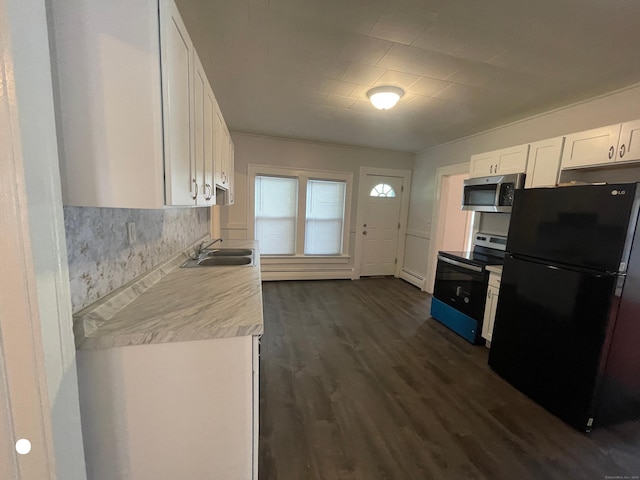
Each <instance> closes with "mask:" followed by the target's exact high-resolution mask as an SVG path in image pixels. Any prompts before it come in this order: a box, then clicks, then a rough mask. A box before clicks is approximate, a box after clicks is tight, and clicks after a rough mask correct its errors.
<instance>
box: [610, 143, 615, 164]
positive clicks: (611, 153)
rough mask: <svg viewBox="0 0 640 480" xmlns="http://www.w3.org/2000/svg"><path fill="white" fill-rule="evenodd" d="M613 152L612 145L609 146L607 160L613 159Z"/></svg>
mask: <svg viewBox="0 0 640 480" xmlns="http://www.w3.org/2000/svg"><path fill="white" fill-rule="evenodd" d="M615 151H616V150H615V148H613V145H611V148H610V149H609V160H611V159H612V158H613V154H614V152H615Z"/></svg>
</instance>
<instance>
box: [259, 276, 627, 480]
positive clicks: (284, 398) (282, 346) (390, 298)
mask: <svg viewBox="0 0 640 480" xmlns="http://www.w3.org/2000/svg"><path fill="white" fill-rule="evenodd" d="M263 295H264V307H265V309H264V315H265V334H264V336H263V338H262V349H261V355H262V356H261V365H260V382H261V385H260V388H261V390H260V466H259V468H260V480H276V479H278V480H312V479H313V480H316V479H318V480H342V479H344V480H356V479H357V480H377V479H394V480H413V479H416V480H419V479H445V480H448V479H491V480H501V479H505V480H507V479H508V480H512V479H536V480H537V479H558V480H566V479H576V480H585V479H601V480H604V479H605V478H607V476H609V477H610V478H640V477H639V476H640V422H632V423H627V424H623V425H620V426H617V427H615V428H609V429H600V430H595V431H594V432H593V433H592V434H590V435H587V434H583V433H580V432H577V431H575V430H573V429H571V428H570V427H568V426H567V425H565V424H564V423H563V422H561V421H560V420H559V419H557V418H556V417H554V416H553V415H551V414H550V413H548V412H547V411H546V410H544V409H543V408H542V407H540V406H538V405H537V404H535V403H534V402H532V401H531V400H529V399H528V398H527V397H526V396H524V395H523V394H521V393H520V392H518V391H517V390H515V389H514V388H513V387H511V386H510V385H509V384H508V383H506V382H505V381H503V380H502V379H501V378H500V377H498V376H497V375H496V374H495V373H494V372H493V371H492V370H491V369H490V367H489V366H488V365H487V356H488V350H487V349H486V348H484V347H479V346H473V345H471V344H469V343H467V342H466V341H465V340H464V339H462V338H460V337H458V336H457V335H456V334H455V333H453V332H451V331H450V330H448V329H447V328H446V327H444V326H442V325H441V324H440V323H438V322H436V321H435V320H433V319H430V318H428V317H429V314H428V312H429V304H430V300H431V298H430V296H429V295H427V294H425V293H423V292H420V291H419V290H418V289H417V288H415V287H413V286H411V285H409V284H408V283H406V282H403V281H402V280H399V279H393V278H375V279H363V280H359V281H350V280H335V281H307V282H265V283H264V284H263Z"/></svg>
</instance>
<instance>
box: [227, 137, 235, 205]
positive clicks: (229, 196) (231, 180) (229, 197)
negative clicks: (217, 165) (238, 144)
mask: <svg viewBox="0 0 640 480" xmlns="http://www.w3.org/2000/svg"><path fill="white" fill-rule="evenodd" d="M234 168H235V147H234V146H233V141H232V140H231V137H229V182H228V190H227V205H233V204H234V203H235V200H234V198H233V196H234V187H235V180H234V177H235V173H234Z"/></svg>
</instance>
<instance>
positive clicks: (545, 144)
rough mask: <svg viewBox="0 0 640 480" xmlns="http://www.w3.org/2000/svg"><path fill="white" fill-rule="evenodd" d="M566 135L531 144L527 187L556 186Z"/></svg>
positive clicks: (526, 180) (525, 185)
mask: <svg viewBox="0 0 640 480" xmlns="http://www.w3.org/2000/svg"><path fill="white" fill-rule="evenodd" d="M563 145H564V137H556V138H550V139H548V140H542V141H540V142H535V143H532V144H531V145H530V146H529V159H528V160H527V176H526V178H525V183H524V187H525V188H536V187H555V186H556V185H557V184H558V176H559V174H560V159H561V157H562V147H563Z"/></svg>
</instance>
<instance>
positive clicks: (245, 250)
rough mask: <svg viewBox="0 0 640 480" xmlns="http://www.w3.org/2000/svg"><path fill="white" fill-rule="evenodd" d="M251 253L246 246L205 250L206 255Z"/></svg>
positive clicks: (238, 255)
mask: <svg viewBox="0 0 640 480" xmlns="http://www.w3.org/2000/svg"><path fill="white" fill-rule="evenodd" d="M251 254H253V250H250V249H248V248H221V249H219V250H212V251H210V252H207V257H244V256H247V255H251Z"/></svg>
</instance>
